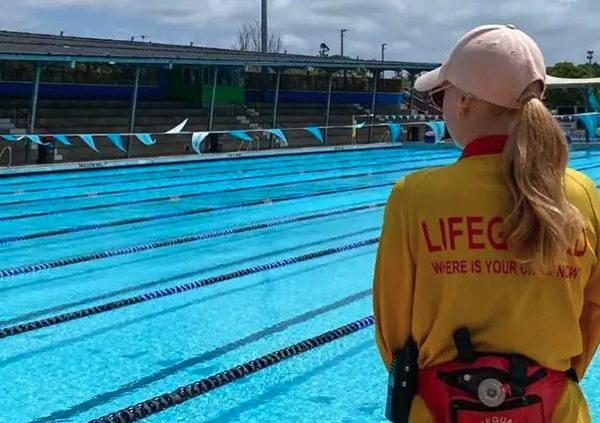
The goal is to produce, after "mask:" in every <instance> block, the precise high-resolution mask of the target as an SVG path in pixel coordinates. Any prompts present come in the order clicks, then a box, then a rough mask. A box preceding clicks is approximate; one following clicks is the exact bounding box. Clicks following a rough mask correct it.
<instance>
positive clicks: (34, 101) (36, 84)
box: [25, 63, 42, 163]
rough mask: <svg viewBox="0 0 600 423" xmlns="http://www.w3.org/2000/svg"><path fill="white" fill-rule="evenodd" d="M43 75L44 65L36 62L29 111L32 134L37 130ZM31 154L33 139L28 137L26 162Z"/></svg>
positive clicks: (29, 124) (29, 126) (28, 131)
mask: <svg viewBox="0 0 600 423" xmlns="http://www.w3.org/2000/svg"><path fill="white" fill-rule="evenodd" d="M41 76H42V65H41V64H40V63H36V64H35V65H34V72H33V90H32V92H31V105H30V112H29V122H28V128H27V133H29V134H32V133H33V131H35V118H36V114H37V105H38V94H39V91H40V79H41ZM30 156H31V141H30V140H29V138H27V142H26V144H25V163H29V160H30Z"/></svg>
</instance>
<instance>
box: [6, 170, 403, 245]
mask: <svg viewBox="0 0 600 423" xmlns="http://www.w3.org/2000/svg"><path fill="white" fill-rule="evenodd" d="M392 185H394V182H385V183H379V184H371V185H358V186H356V187H346V188H337V189H335V188H334V189H329V190H323V191H317V192H310V193H304V194H292V195H286V196H282V197H275V198H270V199H268V200H269V201H270V203H268V202H267V199H259V200H250V201H244V202H242V203H237V204H227V205H223V206H215V207H202V208H198V209H192V210H187V211H182V212H169V213H158V214H155V215H150V216H145V217H132V218H128V219H121V220H113V221H111V222H105V223H91V224H89V225H81V226H74V227H71V228H62V229H53V230H50V231H42V232H33V233H30V234H24V235H11V236H7V237H4V238H0V245H3V244H9V243H14V242H20V241H28V240H32V239H38V238H47V237H52V236H58V235H65V234H70V233H77V232H87V231H95V230H99V229H106V228H113V227H118V226H125V225H133V224H137V223H144V222H152V221H157V220H163V219H173V218H178V217H186V216H194V215H197V214H205V213H212V212H217V211H226V210H234V209H238V208H246V207H253V206H260V205H265V204H273V203H281V202H286V201H293V200H301V199H304V198H311V197H321V196H327V195H332V194H341V193H344V192H350V191H352V192H354V191H366V190H369V189H375V188H382V187H390V186H392Z"/></svg>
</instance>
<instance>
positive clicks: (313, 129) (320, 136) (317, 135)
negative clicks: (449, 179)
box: [304, 127, 325, 144]
mask: <svg viewBox="0 0 600 423" xmlns="http://www.w3.org/2000/svg"><path fill="white" fill-rule="evenodd" d="M304 130H305V131H308V132H310V133H311V134H313V135H314V136H315V138H316V139H317V140H319V142H320V143H321V144H324V143H325V141H323V134H322V133H321V130H320V129H319V128H317V127H308V128H304Z"/></svg>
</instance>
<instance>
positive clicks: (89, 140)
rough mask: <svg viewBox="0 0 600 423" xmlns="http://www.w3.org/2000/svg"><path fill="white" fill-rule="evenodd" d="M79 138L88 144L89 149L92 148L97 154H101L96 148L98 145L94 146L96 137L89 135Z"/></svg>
mask: <svg viewBox="0 0 600 423" xmlns="http://www.w3.org/2000/svg"><path fill="white" fill-rule="evenodd" d="M79 138H81V139H82V140H83V142H84V143H86V144H87V145H88V147H90V148H91V149H92V150H94V151H95V152H97V153H99V152H100V151H98V149H97V148H96V144H94V137H93V136H92V135H88V134H85V135H79Z"/></svg>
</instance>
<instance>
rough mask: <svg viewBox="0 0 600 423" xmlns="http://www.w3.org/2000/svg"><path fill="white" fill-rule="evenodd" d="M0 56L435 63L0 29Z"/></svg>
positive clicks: (347, 65)
mask: <svg viewBox="0 0 600 423" xmlns="http://www.w3.org/2000/svg"><path fill="white" fill-rule="evenodd" d="M0 60H26V61H40V62H63V63H64V62H67V63H69V62H104V63H106V62H115V63H126V64H141V65H158V66H169V65H172V64H188V65H218V66H246V65H250V66H257V65H264V66H273V67H296V68H304V67H309V66H312V67H315V68H333V69H356V68H359V67H364V68H368V69H373V70H396V71H398V70H401V69H404V70H407V71H427V70H431V69H435V68H436V67H438V66H439V65H440V64H439V63H419V62H395V61H385V62H383V61H379V60H358V59H351V58H341V57H339V56H338V57H319V56H308V55H298V54H261V53H256V52H243V51H235V50H227V49H217V48H208V47H196V46H184V45H173V44H155V43H151V42H141V41H129V40H113V39H100V38H82V37H67V36H60V35H48V34H32V33H26V32H12V31H0Z"/></svg>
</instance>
